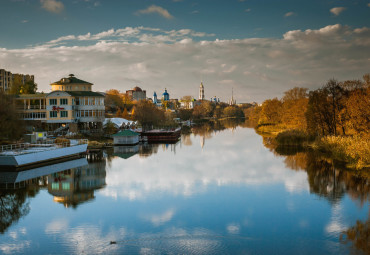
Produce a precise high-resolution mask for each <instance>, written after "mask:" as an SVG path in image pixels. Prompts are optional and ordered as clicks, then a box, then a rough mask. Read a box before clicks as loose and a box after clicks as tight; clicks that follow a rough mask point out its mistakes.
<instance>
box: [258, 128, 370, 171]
mask: <svg viewBox="0 0 370 255" xmlns="http://www.w3.org/2000/svg"><path fill="white" fill-rule="evenodd" d="M255 129H256V132H257V133H258V134H260V135H266V134H268V135H270V136H272V137H273V138H274V141H275V142H276V145H277V146H287V147H288V146H290V147H292V146H295V147H302V148H305V149H310V150H314V151H318V152H323V153H326V154H327V155H329V156H330V157H331V158H332V159H334V160H336V161H340V162H343V163H345V164H346V167H348V168H351V169H356V170H362V169H370V141H369V138H368V137H364V136H359V135H355V136H317V137H315V136H312V135H309V134H307V133H306V132H304V131H300V130H293V129H286V128H284V126H282V125H260V126H256V127H255Z"/></svg>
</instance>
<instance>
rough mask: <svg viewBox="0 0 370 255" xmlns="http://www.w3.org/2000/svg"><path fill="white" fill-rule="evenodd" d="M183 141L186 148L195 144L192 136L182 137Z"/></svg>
mask: <svg viewBox="0 0 370 255" xmlns="http://www.w3.org/2000/svg"><path fill="white" fill-rule="evenodd" d="M181 141H182V143H183V144H184V145H186V146H191V145H192V144H193V143H192V141H191V138H190V134H183V135H181Z"/></svg>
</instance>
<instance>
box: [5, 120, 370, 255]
mask: <svg viewBox="0 0 370 255" xmlns="http://www.w3.org/2000/svg"><path fill="white" fill-rule="evenodd" d="M0 182H1V187H2V188H1V190H0V194H1V195H0V204H1V205H0V213H1V222H0V253H1V254H349V253H351V252H352V253H353V254H366V252H368V250H366V247H361V245H360V246H358V247H357V248H356V247H355V244H356V243H354V242H351V241H346V238H344V239H343V238H341V235H342V234H343V232H344V231H346V230H347V229H348V228H350V227H353V226H355V225H356V221H360V222H362V223H366V222H367V221H369V205H370V203H369V201H370V199H369V198H370V196H369V194H370V188H369V186H370V183H369V174H368V173H367V174H358V173H357V172H351V171H346V170H345V169H341V168H340V167H337V166H333V163H332V162H331V161H330V159H327V158H325V157H324V156H321V155H314V154H313V153H309V152H304V151H299V150H295V149H294V150H292V149H290V150H284V149H281V148H280V149H279V148H275V147H274V145H273V144H272V142H271V139H270V138H268V137H262V136H260V135H258V134H256V132H255V131H254V129H253V128H249V127H247V125H245V124H244V123H241V124H236V123H221V124H220V123H218V124H215V125H204V126H202V127H195V128H194V129H193V132H192V133H190V134H188V135H183V136H182V138H181V141H179V142H178V143H176V144H156V145H137V146H132V147H116V148H114V149H113V148H112V149H108V150H105V151H103V152H102V153H100V154H98V155H96V157H92V156H91V157H89V158H88V159H85V158H83V159H78V160H72V161H70V162H67V163H65V164H55V165H52V166H49V167H46V168H43V169H41V170H40V169H39V170H37V169H36V170H31V171H25V172H24V173H19V174H15V173H4V172H2V173H1V175H0ZM5 182H6V183H7V184H5ZM367 231H369V230H367ZM359 238H361V237H359ZM342 239H343V240H342ZM365 246H366V245H365ZM367 247H368V246H367Z"/></svg>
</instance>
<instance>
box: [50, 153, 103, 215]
mask: <svg viewBox="0 0 370 255" xmlns="http://www.w3.org/2000/svg"><path fill="white" fill-rule="evenodd" d="M105 166H106V162H105V160H102V161H98V162H90V163H89V164H88V165H86V166H82V167H77V168H71V169H68V170H64V171H61V172H57V173H53V174H50V175H49V176H48V192H49V193H50V194H51V195H52V196H54V201H55V202H58V203H62V204H64V206H65V207H69V206H72V207H73V208H76V207H77V206H78V205H79V204H81V203H83V202H86V201H89V200H92V199H94V198H95V196H94V192H95V191H96V190H99V189H101V188H103V187H104V186H105V185H106V184H105V176H106V169H105Z"/></svg>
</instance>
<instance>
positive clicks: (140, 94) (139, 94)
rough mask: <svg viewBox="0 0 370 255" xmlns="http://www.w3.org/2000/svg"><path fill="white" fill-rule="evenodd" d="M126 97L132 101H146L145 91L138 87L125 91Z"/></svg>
mask: <svg viewBox="0 0 370 255" xmlns="http://www.w3.org/2000/svg"><path fill="white" fill-rule="evenodd" d="M126 95H127V96H129V97H130V98H131V99H132V100H133V101H140V100H145V99H146V91H145V90H142V89H141V88H139V87H135V88H133V89H131V90H126Z"/></svg>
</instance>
